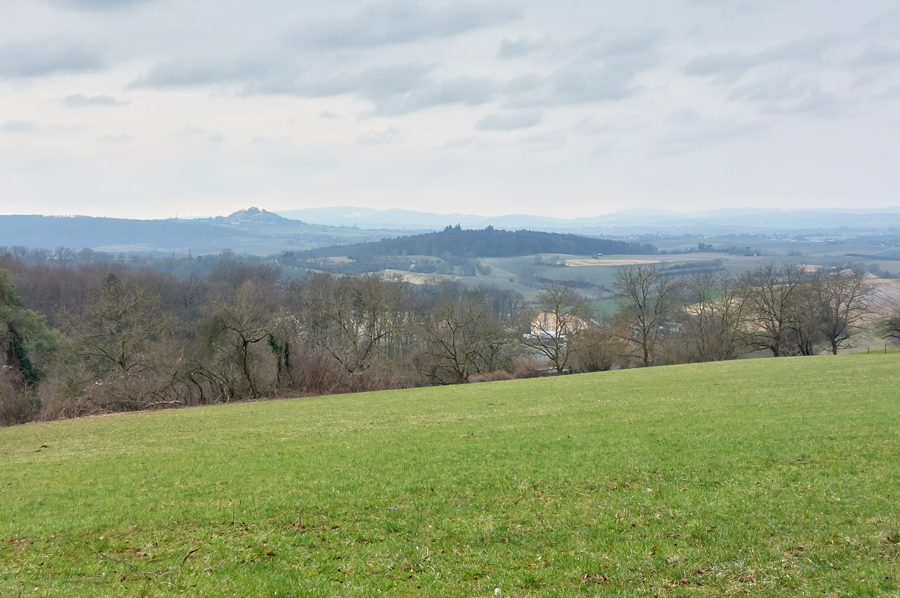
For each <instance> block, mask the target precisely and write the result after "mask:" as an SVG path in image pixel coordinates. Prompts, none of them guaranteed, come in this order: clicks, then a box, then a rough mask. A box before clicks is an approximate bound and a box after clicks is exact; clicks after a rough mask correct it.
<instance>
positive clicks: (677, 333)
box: [616, 263, 873, 366]
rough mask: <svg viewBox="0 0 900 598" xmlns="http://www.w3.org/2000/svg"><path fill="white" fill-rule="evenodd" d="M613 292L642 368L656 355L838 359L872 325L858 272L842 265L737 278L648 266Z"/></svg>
mask: <svg viewBox="0 0 900 598" xmlns="http://www.w3.org/2000/svg"><path fill="white" fill-rule="evenodd" d="M616 288H617V290H618V291H619V298H620V303H621V312H620V317H621V318H622V320H623V322H624V324H625V334H626V337H627V339H628V340H629V342H630V344H631V346H632V350H633V354H634V355H635V357H636V359H638V360H639V361H640V364H641V365H644V366H647V365H652V364H654V363H656V362H657V361H658V357H659V354H660V353H665V361H667V362H673V361H718V360H724V359H733V358H735V357H737V356H739V355H741V354H746V353H751V352H753V351H767V352H770V353H771V355H773V356H774V357H780V356H784V355H814V354H818V353H821V352H822V351H828V352H830V353H833V354H837V353H838V350H839V349H844V348H847V347H848V346H849V341H850V339H851V336H852V335H854V334H856V333H857V332H859V331H860V330H861V329H862V328H863V327H864V324H866V323H867V322H871V321H873V315H872V314H871V312H870V310H869V306H870V296H871V289H870V287H869V286H868V284H867V283H866V281H865V279H864V277H863V273H862V272H860V271H858V270H854V269H853V268H851V267H849V266H844V265H842V266H835V267H830V268H825V267H814V268H813V267H807V268H804V267H803V266H800V265H797V264H793V263H783V264H775V263H767V264H762V265H760V266H758V267H756V268H755V269H753V270H750V271H748V272H745V273H744V274H743V275H741V276H737V277H735V276H732V275H730V274H727V273H721V272H701V273H697V274H693V275H690V276H686V277H679V278H675V277H672V276H667V275H666V272H664V271H662V270H661V269H659V268H658V267H657V266H656V265H653V264H649V265H647V264H645V265H637V266H633V267H627V268H622V269H621V270H619V272H618V275H617V279H616Z"/></svg>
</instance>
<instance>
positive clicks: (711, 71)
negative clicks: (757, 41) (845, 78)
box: [685, 38, 833, 81]
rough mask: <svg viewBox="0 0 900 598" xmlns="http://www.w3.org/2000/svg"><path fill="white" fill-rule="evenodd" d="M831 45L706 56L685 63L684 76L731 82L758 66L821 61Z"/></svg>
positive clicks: (807, 43) (820, 42)
mask: <svg viewBox="0 0 900 598" xmlns="http://www.w3.org/2000/svg"><path fill="white" fill-rule="evenodd" d="M832 41H833V40H831V39H830V38H817V39H808V40H800V41H796V42H791V43H787V44H782V45H779V46H774V47H772V48H768V49H766V50H763V51H761V52H756V53H754V54H738V53H736V52H728V53H723V54H709V55H706V56H700V57H698V58H695V59H693V60H691V61H690V62H688V64H687V65H686V66H685V72H686V73H687V74H689V75H698V76H714V77H718V78H720V79H722V80H723V81H728V80H732V81H733V80H736V79H739V78H740V77H742V76H743V75H744V74H746V73H747V71H749V70H751V69H753V68H756V67H759V66H764V65H771V64H778V63H787V62H810V61H813V62H814V61H818V60H821V58H822V54H823V53H824V52H825V50H827V49H828V47H829V45H830V44H831V43H832Z"/></svg>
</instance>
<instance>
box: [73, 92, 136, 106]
mask: <svg viewBox="0 0 900 598" xmlns="http://www.w3.org/2000/svg"><path fill="white" fill-rule="evenodd" d="M63 104H65V105H66V106H67V107H68V108H81V107H83V106H122V105H124V104H125V102H120V101H119V100H117V99H116V98H114V97H112V96H104V95H100V96H91V97H88V96H86V95H84V94H83V93H76V94H73V95H70V96H66V97H65V98H63Z"/></svg>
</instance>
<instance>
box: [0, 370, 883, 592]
mask: <svg viewBox="0 0 900 598" xmlns="http://www.w3.org/2000/svg"><path fill="white" fill-rule="evenodd" d="M898 397H900V354H889V355H870V356H866V355H862V356H839V357H814V358H784V359H758V360H747V361H737V362H727V363H711V364H702V365H691V366H676V367H659V368H651V369H643V370H640V369H639V370H625V371H616V372H607V373H601V374H591V375H578V376H566V377H561V378H544V379H537V380H519V381H511V382H498V383H485V384H477V385H463V386H456V387H449V388H432V389H414V390H406V391H395V392H381V393H371V394H359V395H344V396H335V397H321V398H315V399H300V400H288V401H270V402H261V403H245V404H237V405H226V406H220V407H206V408H195V409H185V410H180V411H168V412H158V413H142V414H136V415H120V416H110V417H98V418H88V419H81V420H73V421H64V422H56V423H51V424H40V425H25V426H18V427H13V428H7V429H3V430H0V459H2V467H0V501H2V505H3V506H2V510H0V540H2V541H0V595H2V596H36V597H37V596H92V597H93V596H275V595H278V596H307V595H309V596H373V595H376V594H379V593H381V594H386V595H394V596H485V597H487V596H885V595H888V596H889V595H894V596H896V595H898V593H900V506H898V505H900V500H898V493H900V487H898V465H897V464H898V463H900V398H898Z"/></svg>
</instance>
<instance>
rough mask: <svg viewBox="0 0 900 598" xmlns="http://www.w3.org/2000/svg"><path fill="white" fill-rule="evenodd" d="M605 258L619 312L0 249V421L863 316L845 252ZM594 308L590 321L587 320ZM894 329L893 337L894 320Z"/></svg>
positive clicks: (844, 338)
mask: <svg viewBox="0 0 900 598" xmlns="http://www.w3.org/2000/svg"><path fill="white" fill-rule="evenodd" d="M668 274H669V273H668V272H666V271H664V270H662V269H660V267H659V266H657V265H655V264H638V265H635V266H628V267H623V268H621V269H619V270H618V273H617V279H616V283H615V287H616V290H617V292H618V301H619V311H618V313H617V314H616V315H615V316H613V317H608V318H604V319H599V318H596V317H595V314H594V311H593V310H592V309H591V307H590V303H589V302H588V301H587V299H586V298H585V297H583V296H582V295H581V294H580V293H579V291H578V290H577V289H576V288H575V287H574V286H573V285H570V284H566V283H548V284H545V285H544V286H543V288H542V289H541V290H540V291H539V292H538V293H537V294H536V295H535V297H534V298H533V299H532V301H530V302H528V303H526V301H525V300H524V299H523V298H522V297H521V296H520V295H518V294H516V293H514V292H511V291H501V290H498V289H495V288H486V287H480V288H474V289H473V288H467V287H465V286H463V285H462V284H460V283H458V282H449V281H444V282H439V281H435V282H433V283H431V284H426V285H412V284H408V283H405V282H403V281H402V280H401V279H398V278H385V277H382V276H379V275H374V274H365V275H361V276H342V275H335V274H329V273H323V272H313V271H310V272H308V273H306V275H304V276H302V277H300V278H297V279H294V280H284V279H283V278H282V272H281V271H279V269H278V268H277V267H273V266H270V265H266V264H253V265H250V264H247V263H243V262H241V261H240V260H238V259H230V260H223V261H221V262H220V263H219V264H218V265H217V266H216V267H215V268H214V269H213V270H212V271H211V272H210V273H209V274H208V275H207V276H200V275H197V274H191V275H189V276H185V277H181V278H178V277H174V276H171V275H168V274H164V273H160V272H153V271H149V270H137V271H135V270H125V269H124V268H121V267H117V266H115V265H110V264H100V265H91V266H84V267H81V268H70V267H66V266H61V267H49V266H45V265H27V264H25V263H23V262H21V261H19V260H16V259H14V258H12V257H11V256H7V257H5V258H2V257H0V348H2V350H3V362H2V365H3V366H4V367H3V369H2V374H0V423H16V422H20V421H26V420H28V419H32V418H35V417H45V418H56V417H70V416H75V415H80V414H86V413H96V412H106V411H123V410H136V409H148V408H154V407H168V406H179V405H197V404H207V403H217V402H228V401H233V400H241V399H256V398H263V397H270V396H276V395H279V394H290V395H298V394H323V393H335V392H349V391H360V390H373V389H384V388H399V387H408V386H417V385H426V384H456V383H461V382H466V381H471V380H480V379H492V378H499V377H513V376H526V375H527V376H530V375H539V374H544V373H564V372H579V371H581V372H584V371H598V370H606V369H610V368H614V367H633V366H651V365H659V364H665V363H676V362H697V361H715V360H725V359H733V358H735V357H738V356H740V355H744V354H748V353H752V352H754V351H766V352H768V353H770V354H771V355H774V356H776V357H777V356H782V355H810V354H814V353H819V352H823V351H828V352H832V353H837V352H838V350H839V349H841V348H844V347H847V346H849V343H850V341H851V339H852V337H853V335H854V334H855V333H856V332H857V331H858V330H860V329H861V328H862V327H863V325H864V324H866V323H871V322H872V321H873V320H872V317H871V315H870V314H869V311H868V304H869V288H868V286H867V284H866V281H865V279H864V278H863V276H862V275H861V274H862V273H861V272H859V271H856V270H854V269H852V268H849V267H844V266H839V267H834V268H819V269H810V268H803V267H801V266H798V265H796V264H790V263H785V264H780V265H779V264H764V265H761V266H759V267H757V268H755V269H753V270H751V271H748V272H746V273H745V274H743V275H742V276H731V275H728V274H725V273H721V272H714V271H709V272H700V273H695V274H692V275H689V276H670V275H668ZM598 320H599V321H598ZM895 324H896V325H895V326H894V327H893V329H890V327H889V332H888V333H890V330H893V332H894V334H895V335H896V336H898V337H900V332H898V331H900V320H898V322H895Z"/></svg>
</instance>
